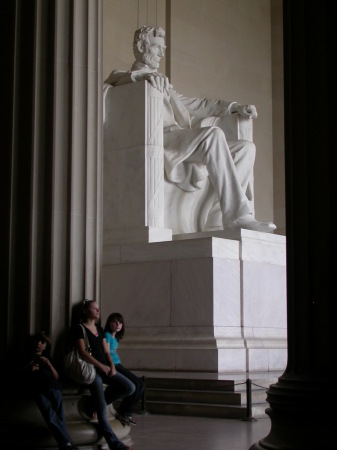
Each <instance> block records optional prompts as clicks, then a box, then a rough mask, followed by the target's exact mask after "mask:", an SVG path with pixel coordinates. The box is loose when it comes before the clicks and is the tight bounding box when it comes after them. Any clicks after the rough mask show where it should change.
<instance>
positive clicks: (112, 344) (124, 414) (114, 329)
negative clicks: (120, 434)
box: [104, 312, 145, 425]
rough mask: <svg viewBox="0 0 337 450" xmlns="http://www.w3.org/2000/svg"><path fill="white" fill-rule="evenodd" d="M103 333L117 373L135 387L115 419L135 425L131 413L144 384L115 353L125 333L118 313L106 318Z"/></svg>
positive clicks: (125, 398)
mask: <svg viewBox="0 0 337 450" xmlns="http://www.w3.org/2000/svg"><path fill="white" fill-rule="evenodd" d="M104 331H105V339H106V341H107V343H108V344H109V348H110V355H111V358H112V361H113V363H114V365H115V368H116V370H117V372H119V373H121V374H122V375H124V376H125V377H127V378H128V379H129V380H130V381H132V383H133V384H134V385H135V387H136V389H135V391H134V393H133V394H131V395H129V396H128V397H124V399H123V401H122V403H121V405H120V406H119V408H118V413H117V414H116V418H117V419H118V420H119V421H120V422H121V423H122V424H127V425H129V424H132V425H136V420H135V419H134V417H133V415H132V412H133V410H134V409H135V407H136V405H137V403H138V401H139V400H140V398H141V397H142V395H143V392H144V389H145V384H144V382H143V380H142V379H141V378H139V377H137V376H136V375H135V374H134V373H132V372H131V371H130V370H128V369H126V368H125V367H124V366H123V365H122V364H121V361H120V358H119V356H118V353H117V347H118V343H119V341H120V340H121V339H122V338H123V336H124V333H125V322H124V318H123V316H122V315H121V314H120V313H116V312H115V313H112V314H110V315H109V317H108V318H107V321H106V325H105V328H104Z"/></svg>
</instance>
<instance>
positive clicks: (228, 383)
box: [145, 376, 277, 420]
mask: <svg viewBox="0 0 337 450" xmlns="http://www.w3.org/2000/svg"><path fill="white" fill-rule="evenodd" d="M276 381H277V376H275V378H272V377H270V376H269V377H267V378H256V379H255V380H253V381H252V384H251V402H250V407H251V409H250V411H249V410H248V409H247V383H246V381H245V380H235V379H233V380H231V379H226V380H218V379H202V378H198V379H195V378H191V379H189V378H188V377H185V378H170V377H167V378H166V377H147V378H146V396H145V409H146V411H147V412H150V413H155V414H170V415H191V416H203V417H219V418H227V419H243V420H244V419H247V418H249V417H250V418H252V417H253V418H258V417H265V416H266V413H265V410H266V408H267V407H268V403H267V402H266V391H267V389H268V387H269V386H270V384H272V383H274V382H276Z"/></svg>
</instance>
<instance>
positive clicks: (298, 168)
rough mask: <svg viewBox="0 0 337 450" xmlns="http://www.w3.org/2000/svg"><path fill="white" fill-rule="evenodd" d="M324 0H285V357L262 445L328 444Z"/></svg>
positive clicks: (327, 51) (327, 20)
mask: <svg viewBox="0 0 337 450" xmlns="http://www.w3.org/2000/svg"><path fill="white" fill-rule="evenodd" d="M333 17H334V16H333V14H332V6H330V4H329V2H328V1H322V2H306V1H304V0H301V1H297V2H292V1H291V0H285V1H284V36H285V41H284V48H285V60H284V63H285V64H284V65H285V145H286V148H285V150H286V200H287V201H286V206H287V278H288V281H287V288H288V295H287V298H288V364H287V368H286V371H285V373H284V374H283V375H282V376H281V377H280V378H279V380H278V382H277V383H276V384H275V385H272V386H270V388H269V390H268V393H267V400H268V402H269V404H270V408H269V409H268V410H267V413H268V415H269V416H270V419H271V431H270V434H269V435H268V436H267V437H265V438H264V439H262V440H261V441H259V442H258V443H256V444H255V445H253V446H252V447H251V449H252V450H260V449H273V450H275V449H280V450H281V449H282V450H287V449H295V450H297V449H303V450H304V449H306V450H307V449H327V448H332V446H333V445H334V444H333V443H334V442H335V429H334V425H335V419H336V412H335V409H336V407H335V402H336V382H335V372H334V369H333V367H334V362H335V358H336V345H335V342H336V335H335V328H336V325H335V321H336V314H335V309H336V308H335V303H336V298H335V295H334V294H333V292H334V291H335V269H334V267H335V258H336V254H337V253H336V238H335V222H334V220H333V213H334V211H336V206H337V205H336V189H335V178H336V176H335V170H336V149H335V147H336V144H335V142H334V141H335V139H334V140H332V139H333V138H334V133H333V131H332V130H331V120H333V119H332V116H331V114H330V112H331V100H332V98H333V95H334V94H335V93H336V84H335V76H336V69H335V68H334V67H333V66H334V65H335V64H334V62H333V58H331V55H332V54H333V53H334V52H335V49H334V47H333V41H332V33H333V29H334V24H333V20H334V19H333Z"/></svg>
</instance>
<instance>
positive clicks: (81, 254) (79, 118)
mask: <svg viewBox="0 0 337 450" xmlns="http://www.w3.org/2000/svg"><path fill="white" fill-rule="evenodd" d="M7 3H8V4H9V3H10V4H9V5H8V11H7V12H8V16H6V22H7V27H8V31H7V37H8V43H7V46H8V48H7V49H6V52H5V54H4V59H5V62H6V64H4V67H6V68H8V71H7V72H6V84H5V85H3V91H5V94H8V96H7V97H6V103H4V104H3V109H4V110H5V111H7V113H8V117H7V118H6V123H5V131H4V135H3V139H4V144H5V145H6V147H5V148H6V150H8V154H7V153H6V156H7V158H6V160H5V164H6V166H5V173H6V174H7V175H8V178H7V179H6V189H5V190H4V191H3V192H2V195H3V197H4V199H5V201H6V206H7V208H5V214H4V217H3V221H4V223H5V225H6V226H5V227H4V228H5V232H6V234H5V236H2V240H3V242H4V243H5V245H7V248H6V252H5V253H4V254H5V255H6V258H7V261H6V262H7V265H6V267H8V272H6V273H5V280H6V282H5V283H2V287H3V288H5V289H6V290H5V292H4V293H3V295H2V302H3V303H2V305H3V308H4V309H3V312H4V314H2V315H1V319H0V320H1V327H0V329H1V330H2V333H1V337H2V339H1V345H2V355H7V357H5V358H2V361H1V363H2V366H4V367H2V368H3V374H4V373H8V374H9V375H10V377H11V379H9V380H8V383H7V384H6V392H4V395H3V397H4V399H3V403H2V408H1V411H2V413H1V414H0V433H1V442H2V443H3V444H8V445H9V446H11V447H12V446H14V447H18V448H20V447H24V446H27V445H28V446H31V447H32V448H33V447H35V444H34V442H36V439H37V440H38V444H36V445H39V447H40V446H42V445H45V447H48V448H53V447H56V446H57V445H56V441H55V440H54V439H53V438H52V436H51V434H50V432H49V430H48V428H47V426H46V424H45V423H44V420H43V419H42V417H41V414H40V412H39V411H38V409H37V407H36V405H35V403H34V402H32V401H30V400H29V399H27V398H26V397H25V394H26V393H27V390H26V389H25V390H24V391H23V392H21V391H20V386H21V381H22V380H20V383H18V384H15V385H12V384H11V383H10V382H11V381H12V379H13V378H14V374H15V371H14V367H15V366H14V364H15V363H17V362H18V359H19V355H21V353H20V352H21V351H22V350H23V348H24V343H25V338H27V337H28V335H29V334H33V333H36V332H37V331H39V330H46V331H47V332H49V333H50V335H51V337H52V341H53V349H54V351H53V356H54V360H55V362H56V364H57V367H58V368H61V367H62V366H61V364H60V363H61V362H62V359H61V358H62V357H63V354H64V346H63V343H64V340H65V334H66V332H67V330H68V328H69V325H70V321H71V311H72V308H73V306H75V305H76V304H77V303H78V302H80V301H82V300H83V299H85V298H89V299H94V298H96V299H97V300H98V301H99V292H100V258H101V236H102V232H101V229H102V70H101V60H102V58H101V53H102V1H101V0H95V1H92V0H73V1H69V0H55V1H45V0H35V1H30V0H17V1H13V2H7ZM7 63H8V64H7ZM18 392H19V394H18V395H16V394H17V393H18ZM63 398H64V408H65V413H66V421H67V427H68V430H69V432H70V435H71V436H72V438H73V440H74V442H75V443H77V444H83V445H84V444H85V445H88V446H87V447H86V448H88V449H89V448H96V447H95V446H94V447H91V446H90V445H94V444H95V443H96V442H97V439H98V438H99V436H98V435H97V430H96V427H95V425H94V424H93V423H90V422H89V421H87V420H85V419H84V418H83V416H82V415H81V413H80V409H79V406H78V404H79V401H80V398H81V393H80V391H79V390H78V388H77V387H76V386H75V387H72V386H70V387H69V388H66V389H64V391H63ZM27 430H28V431H27ZM117 433H118V434H119V436H121V435H126V434H127V433H128V430H127V429H126V430H120V431H117Z"/></svg>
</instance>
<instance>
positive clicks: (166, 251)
mask: <svg viewBox="0 0 337 450" xmlns="http://www.w3.org/2000/svg"><path fill="white" fill-rule="evenodd" d="M239 252H240V246H239V242H238V241H233V240H227V239H218V238H204V239H198V240H186V241H179V242H154V243H151V244H145V243H135V244H124V245H120V246H118V245H115V246H114V245H108V246H107V251H106V252H105V249H104V252H103V255H104V262H105V264H115V263H117V262H121V263H127V262H137V261H138V262H141V261H163V260H169V261H170V260H172V259H186V258H207V257H218V258H225V259H234V260H238V259H239Z"/></svg>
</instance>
